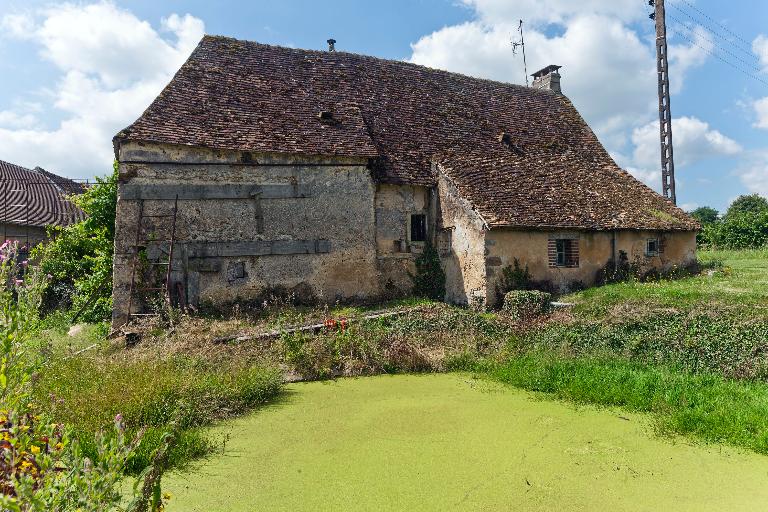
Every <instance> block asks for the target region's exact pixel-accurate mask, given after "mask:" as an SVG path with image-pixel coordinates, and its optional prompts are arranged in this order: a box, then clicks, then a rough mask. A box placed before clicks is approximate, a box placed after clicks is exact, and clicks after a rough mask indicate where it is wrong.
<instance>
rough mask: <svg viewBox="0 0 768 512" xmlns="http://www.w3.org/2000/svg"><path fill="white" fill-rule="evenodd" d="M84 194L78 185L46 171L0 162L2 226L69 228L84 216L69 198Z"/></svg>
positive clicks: (0, 219)
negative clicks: (5, 224) (3, 224)
mask: <svg viewBox="0 0 768 512" xmlns="http://www.w3.org/2000/svg"><path fill="white" fill-rule="evenodd" d="M83 191H84V188H83V186H82V185H80V184H79V183H75V182H74V181H72V180H70V179H68V178H64V177H61V176H57V175H55V174H53V173H50V172H48V171H46V170H45V169H41V168H39V167H37V168H35V169H34V170H32V169H27V168H25V167H21V166H19V165H14V164H11V163H8V162H4V161H2V160H0V222H4V223H9V224H18V225H27V224H28V225H30V226H36V227H45V226H66V225H69V224H71V223H73V222H76V221H78V220H81V219H83V218H84V217H85V216H84V214H83V212H82V211H81V210H80V209H79V208H78V207H76V206H75V205H74V204H73V203H72V202H71V201H69V200H68V199H67V198H66V196H67V195H70V194H79V193H82V192H83Z"/></svg>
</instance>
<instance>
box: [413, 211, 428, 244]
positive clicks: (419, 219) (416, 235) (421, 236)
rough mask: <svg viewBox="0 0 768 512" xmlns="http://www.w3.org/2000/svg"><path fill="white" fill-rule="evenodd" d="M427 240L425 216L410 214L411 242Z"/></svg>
mask: <svg viewBox="0 0 768 512" xmlns="http://www.w3.org/2000/svg"><path fill="white" fill-rule="evenodd" d="M426 241H427V216H426V215H423V214H419V215H411V242H426Z"/></svg>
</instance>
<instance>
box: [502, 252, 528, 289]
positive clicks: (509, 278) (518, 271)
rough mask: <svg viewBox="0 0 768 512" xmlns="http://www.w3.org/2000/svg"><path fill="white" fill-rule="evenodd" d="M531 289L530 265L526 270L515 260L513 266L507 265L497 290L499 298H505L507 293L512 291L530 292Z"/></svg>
mask: <svg viewBox="0 0 768 512" xmlns="http://www.w3.org/2000/svg"><path fill="white" fill-rule="evenodd" d="M530 289H531V273H530V271H529V270H528V265H526V266H525V268H522V267H521V266H520V261H519V260H518V259H517V258H515V259H514V260H513V262H512V265H507V266H506V267H504V268H503V269H502V270H501V279H499V284H498V286H497V288H496V293H498V294H499V297H503V296H504V295H505V294H506V293H507V292H511V291H512V290H530Z"/></svg>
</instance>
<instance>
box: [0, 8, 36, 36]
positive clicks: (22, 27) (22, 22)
mask: <svg viewBox="0 0 768 512" xmlns="http://www.w3.org/2000/svg"><path fill="white" fill-rule="evenodd" d="M34 28H35V21H34V19H33V18H32V16H31V15H29V14H27V13H13V14H6V15H4V16H3V17H2V18H0V30H2V31H4V32H7V33H8V34H9V35H10V36H11V37H17V38H27V37H29V36H30V34H31V33H32V32H33V31H34Z"/></svg>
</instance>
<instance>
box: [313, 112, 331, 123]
mask: <svg viewBox="0 0 768 512" xmlns="http://www.w3.org/2000/svg"><path fill="white" fill-rule="evenodd" d="M317 118H318V119H320V120H321V121H333V112H331V111H330V110H321V111H320V112H318V114H317Z"/></svg>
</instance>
